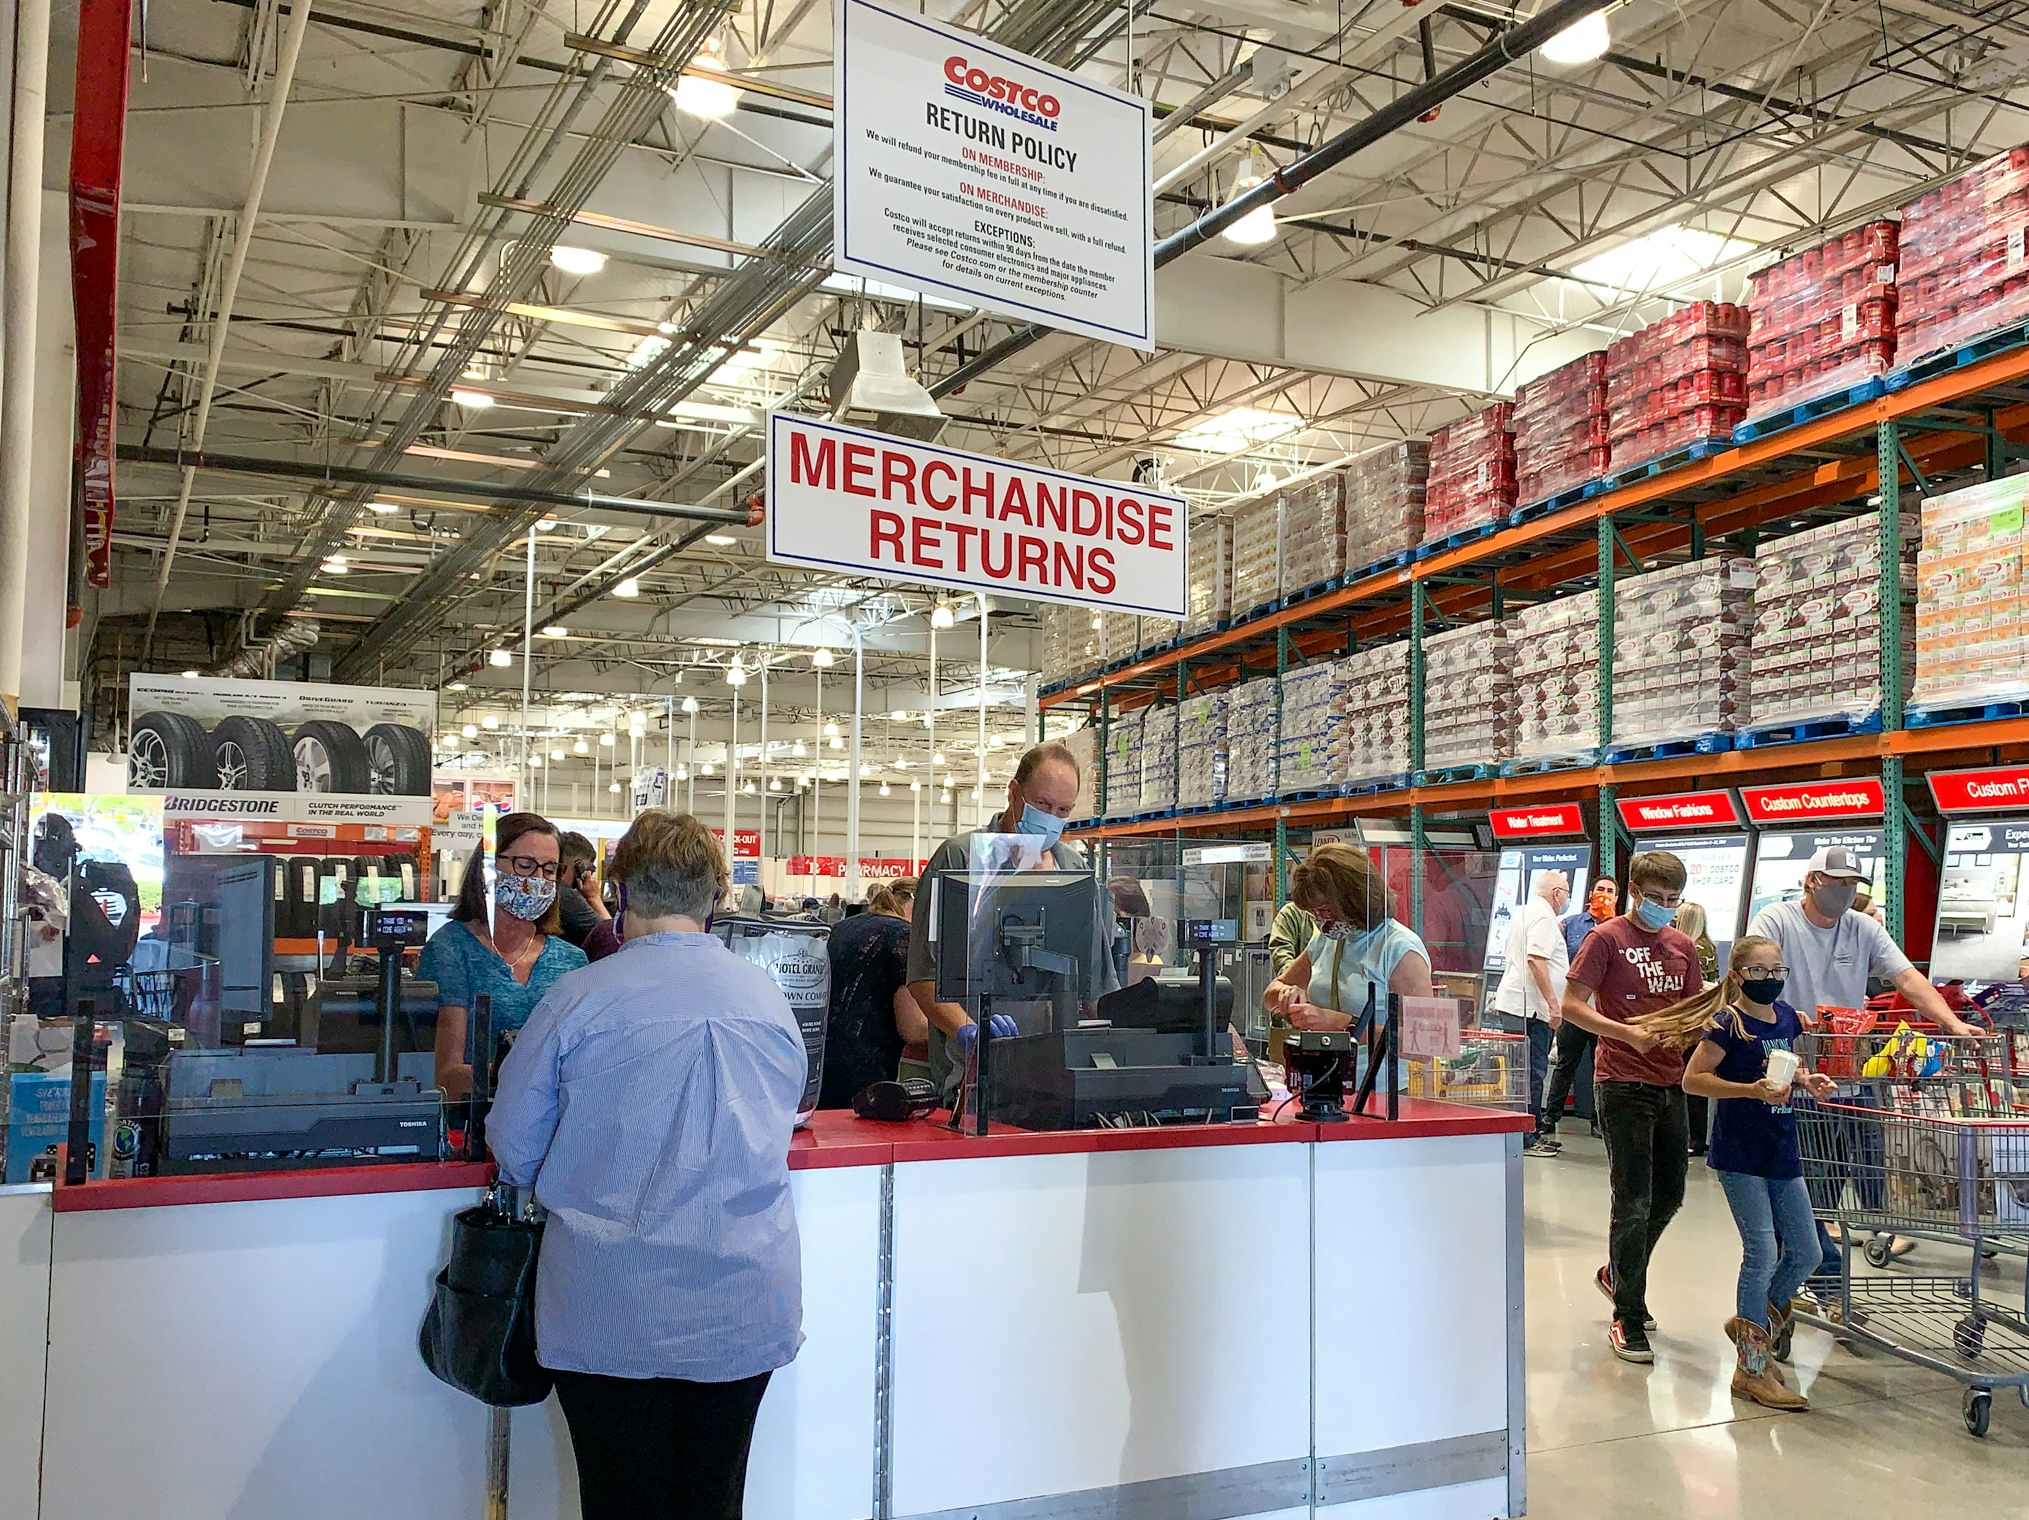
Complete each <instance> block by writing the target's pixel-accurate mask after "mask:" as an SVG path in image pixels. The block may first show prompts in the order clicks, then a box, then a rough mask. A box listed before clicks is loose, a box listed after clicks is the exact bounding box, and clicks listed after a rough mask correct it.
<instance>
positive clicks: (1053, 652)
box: [1036, 604, 1101, 686]
mask: <svg viewBox="0 0 2029 1520" xmlns="http://www.w3.org/2000/svg"><path fill="white" fill-rule="evenodd" d="M1042 624H1043V655H1042V668H1041V669H1040V670H1038V671H1037V672H1036V675H1037V678H1038V679H1039V680H1040V681H1041V682H1042V684H1043V685H1045V686H1054V685H1056V684H1058V683H1060V682H1063V681H1071V680H1076V679H1077V678H1078V677H1080V676H1083V675H1086V674H1088V673H1090V672H1091V671H1094V670H1097V669H1098V668H1099V665H1100V663H1101V661H1100V659H1099V614H1098V613H1096V612H1090V611H1087V610H1086V609H1085V608H1083V607H1060V606H1057V605H1055V604H1046V605H1045V606H1044V608H1043V611H1042Z"/></svg>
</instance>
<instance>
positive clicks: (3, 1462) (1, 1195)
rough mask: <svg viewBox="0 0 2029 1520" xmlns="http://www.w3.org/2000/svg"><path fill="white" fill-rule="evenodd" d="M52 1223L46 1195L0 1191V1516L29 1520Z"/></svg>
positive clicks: (37, 1454)
mask: <svg viewBox="0 0 2029 1520" xmlns="http://www.w3.org/2000/svg"><path fill="white" fill-rule="evenodd" d="M54 1217H55V1216H54V1215H53V1214H51V1213H50V1209H49V1189H48V1188H46V1187H38V1188H34V1189H30V1188H28V1187H26V1186H21V1187H7V1188H0V1304H4V1305H5V1306H6V1307H5V1309H4V1310H0V1515H10V1516H15V1515H18V1516H30V1515H33V1514H34V1513H35V1503H36V1500H35V1488H36V1476H37V1469H38V1467H39V1466H40V1464H41V1462H42V1368H43V1360H44V1356H45V1353H46V1352H47V1350H48V1341H49V1227H50V1221H51V1220H52V1219H53V1218H54Z"/></svg>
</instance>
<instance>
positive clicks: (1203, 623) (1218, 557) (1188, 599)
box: [1181, 517, 1233, 639]
mask: <svg viewBox="0 0 2029 1520" xmlns="http://www.w3.org/2000/svg"><path fill="white" fill-rule="evenodd" d="M1184 576H1185V579H1186V581H1187V582H1188V584H1187V586H1186V588H1185V605H1186V606H1187V607H1188V608H1189V611H1188V613H1187V614H1186V615H1185V617H1184V625H1183V628H1182V630H1181V632H1182V634H1183V637H1185V638H1187V639H1188V638H1195V637H1197V635H1199V634H1201V633H1217V632H1218V631H1219V630H1220V629H1221V628H1224V627H1225V626H1226V622H1227V619H1229V618H1231V617H1232V615H1233V524H1232V521H1231V520H1230V519H1228V518H1224V517H1206V518H1202V519H1200V520H1199V521H1197V522H1195V523H1192V524H1191V547H1190V552H1189V554H1187V555H1186V556H1185V559H1184Z"/></svg>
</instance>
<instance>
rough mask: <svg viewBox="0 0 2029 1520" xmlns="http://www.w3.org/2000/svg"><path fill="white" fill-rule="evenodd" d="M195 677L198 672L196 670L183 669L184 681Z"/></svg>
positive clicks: (193, 679)
mask: <svg viewBox="0 0 2029 1520" xmlns="http://www.w3.org/2000/svg"><path fill="white" fill-rule="evenodd" d="M197 677H198V672H197V671H194V670H186V671H184V672H183V679H184V680H186V681H195V680H196V679H197Z"/></svg>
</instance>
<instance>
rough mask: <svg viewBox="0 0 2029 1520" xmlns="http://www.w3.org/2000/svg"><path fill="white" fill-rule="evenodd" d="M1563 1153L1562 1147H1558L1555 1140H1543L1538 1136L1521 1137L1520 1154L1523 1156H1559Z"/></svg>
mask: <svg viewBox="0 0 2029 1520" xmlns="http://www.w3.org/2000/svg"><path fill="white" fill-rule="evenodd" d="M1563 1153H1564V1147H1563V1146H1561V1145H1559V1144H1558V1143H1557V1142H1556V1141H1555V1140H1545V1139H1543V1138H1542V1136H1540V1135H1524V1136H1523V1137H1522V1154H1523V1155H1524V1156H1561V1155H1562V1154H1563Z"/></svg>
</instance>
